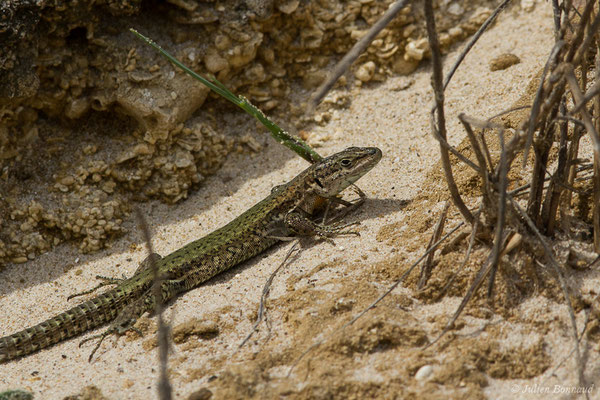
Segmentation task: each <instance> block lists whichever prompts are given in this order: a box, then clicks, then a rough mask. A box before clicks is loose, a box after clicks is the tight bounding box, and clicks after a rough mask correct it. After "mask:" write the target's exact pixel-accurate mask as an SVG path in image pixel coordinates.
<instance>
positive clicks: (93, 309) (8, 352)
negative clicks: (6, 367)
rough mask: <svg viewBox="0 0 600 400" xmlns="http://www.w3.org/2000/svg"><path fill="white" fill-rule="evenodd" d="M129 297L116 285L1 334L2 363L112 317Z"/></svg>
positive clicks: (88, 328) (98, 324)
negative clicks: (45, 316)
mask: <svg viewBox="0 0 600 400" xmlns="http://www.w3.org/2000/svg"><path fill="white" fill-rule="evenodd" d="M126 301H127V298H126V296H123V293H121V291H120V290H119V289H118V288H115V289H112V290H109V291H107V292H106V293H103V294H101V295H99V296H97V297H94V298H93V299H90V300H88V301H85V302H83V303H81V304H79V305H77V306H75V307H73V308H71V309H70V310H68V311H65V312H63V313H61V314H59V315H57V316H55V317H52V318H50V319H48V320H46V321H44V322H42V323H40V324H38V325H35V326H32V327H31V328H27V329H23V330H22V331H20V332H17V333H15V334H12V335H9V336H5V337H2V338H0V363H2V362H6V361H9V360H12V359H15V358H18V357H21V356H24V355H27V354H31V353H33V352H36V351H38V350H40V349H43V348H45V347H48V346H51V345H53V344H55V343H58V342H60V341H63V340H65V339H68V338H71V337H73V336H76V335H79V334H81V333H83V332H85V331H87V330H90V329H93V328H95V327H97V326H100V325H102V324H104V323H106V322H108V321H111V320H113V319H115V318H116V316H117V315H118V313H119V311H120V310H121V309H122V308H123V307H124V306H125V304H126Z"/></svg>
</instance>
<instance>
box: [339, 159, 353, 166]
mask: <svg viewBox="0 0 600 400" xmlns="http://www.w3.org/2000/svg"><path fill="white" fill-rule="evenodd" d="M340 165H341V166H342V167H344V168H348V167H350V166H351V165H352V161H351V160H350V159H348V158H344V159H343V160H342V161H340Z"/></svg>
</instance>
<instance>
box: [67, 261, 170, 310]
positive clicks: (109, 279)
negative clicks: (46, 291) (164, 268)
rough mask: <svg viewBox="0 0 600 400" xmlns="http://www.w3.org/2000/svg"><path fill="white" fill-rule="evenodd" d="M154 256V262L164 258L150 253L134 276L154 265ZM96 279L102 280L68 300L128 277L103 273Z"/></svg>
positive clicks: (115, 283)
mask: <svg viewBox="0 0 600 400" xmlns="http://www.w3.org/2000/svg"><path fill="white" fill-rule="evenodd" d="M152 258H154V262H157V261H158V260H160V259H161V258H162V256H161V255H160V254H158V253H152V254H150V255H149V256H148V257H146V258H145V259H144V260H143V261H142V262H141V263H140V265H139V266H138V267H137V269H136V270H135V272H134V273H133V276H136V275H137V274H139V273H140V272H142V271H144V270H145V269H148V268H150V267H151V266H152ZM96 279H99V280H101V281H102V282H100V283H99V284H98V285H97V286H96V287H94V288H92V289H89V290H86V291H84V292H79V293H75V294H72V295H70V296H69V297H67V300H71V299H72V298H75V297H79V296H85V295H86V294H90V293H94V292H95V291H96V290H98V289H100V288H102V287H104V286H109V285H118V284H120V283H122V282H123V281H125V280H127V278H126V277H125V276H123V278H113V277H109V276H102V275H96Z"/></svg>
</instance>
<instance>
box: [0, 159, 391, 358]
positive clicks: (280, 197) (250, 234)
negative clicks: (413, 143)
mask: <svg viewBox="0 0 600 400" xmlns="http://www.w3.org/2000/svg"><path fill="white" fill-rule="evenodd" d="M381 157H382V153H381V150H380V149H378V148H376V147H349V148H347V149H345V150H343V151H341V152H338V153H335V154H333V155H331V156H329V157H326V158H323V159H321V160H320V161H316V162H314V163H313V164H311V165H310V166H309V167H308V168H306V169H305V170H304V171H302V172H301V173H300V174H298V175H297V176H296V177H295V178H293V179H292V180H291V181H289V182H288V183H285V184H282V185H279V186H275V187H274V188H273V189H272V191H271V194H269V195H268V196H267V197H266V198H265V199H263V200H262V201H260V202H258V203H257V204H255V205H254V206H253V207H251V208H250V209H248V210H247V211H245V212H244V213H243V214H241V215H240V216H239V217H237V218H235V219H234V220H232V221H231V222H230V223H228V224H227V225H225V226H223V227H221V228H219V229H217V230H215V231H213V232H212V233H209V234H208V235H206V236H204V237H202V238H200V239H197V240H195V241H192V242H190V243H189V244H187V245H185V246H183V247H182V248H180V249H179V250H176V251H174V252H172V253H171V254H169V255H167V256H165V257H160V256H159V255H158V254H155V253H153V254H151V255H150V256H148V258H147V259H146V260H145V261H144V262H142V263H141V264H140V266H139V267H138V269H137V271H136V272H135V273H134V274H133V275H132V276H131V277H130V278H128V279H116V278H103V277H98V278H100V279H104V280H105V281H106V282H104V283H101V284H100V285H98V286H97V287H96V288H94V289H92V290H89V291H87V292H84V293H80V294H87V293H90V292H92V291H94V290H96V289H98V288H99V287H101V286H104V285H105V284H114V285H116V286H115V287H114V288H112V289H110V290H107V291H105V292H103V293H101V294H99V295H97V296H96V297H93V298H92V299H90V300H87V301H84V302H83V303H81V304H79V305H77V306H74V307H73V308H71V309H69V310H68V311H65V312H63V313H61V314H58V315H56V316H54V317H52V318H50V319H48V320H46V321H44V322H42V323H40V324H38V325H35V326H32V327H30V328H26V329H24V330H22V331H20V332H17V333H14V334H12V335H9V336H5V337H2V338H0V363H3V362H7V361H10V360H13V359H16V358H19V357H22V356H25V355H28V354H31V353H34V352H36V351H38V350H40V349H43V348H46V347H49V346H51V345H54V344H56V343H59V342H61V341H64V340H67V339H69V338H71V337H74V336H76V335H80V334H82V333H84V332H86V331H89V330H92V329H95V328H97V327H99V326H101V325H104V324H107V323H109V322H111V324H110V325H109V327H108V329H107V330H105V332H104V333H102V334H100V335H95V336H93V337H92V338H89V339H93V338H96V337H100V340H99V343H98V344H97V345H96V348H95V349H94V350H93V352H92V354H91V355H90V361H91V359H92V356H93V354H94V352H95V351H96V349H97V348H98V347H99V346H100V342H101V341H102V339H104V337H105V336H107V335H110V334H117V335H121V334H123V333H125V332H126V331H128V330H132V329H133V330H135V328H134V327H133V324H134V323H135V321H136V320H137V319H138V318H139V317H140V316H141V315H142V314H143V313H144V312H152V311H153V310H154V306H155V302H156V299H155V297H154V293H155V292H153V290H152V289H153V288H152V287H153V284H154V270H153V268H151V267H150V265H152V262H151V261H150V257H154V262H155V263H156V267H155V268H157V271H158V273H159V274H160V278H161V281H162V283H161V287H160V289H161V290H160V293H161V296H162V301H163V304H164V303H166V302H167V301H169V300H171V299H173V298H175V297H176V296H177V295H179V294H180V293H183V292H185V291H188V290H191V289H192V288H194V287H196V286H199V285H200V284H202V283H204V282H206V281H207V280H209V279H211V278H212V277H214V276H216V275H218V274H220V273H222V272H224V271H227V270H229V269H230V268H232V267H234V266H236V265H238V264H240V263H242V262H244V261H246V260H248V259H250V258H252V257H254V256H256V255H258V254H259V253H261V252H263V251H265V250H266V249H268V248H270V247H272V246H273V245H275V244H276V243H278V242H280V241H282V240H286V239H287V238H290V237H292V236H316V237H320V238H325V239H327V238H329V237H331V236H335V235H339V234H347V233H356V232H355V231H348V230H344V229H345V228H346V227H347V226H349V225H351V224H345V225H341V224H334V225H326V224H325V221H323V223H317V222H315V217H314V215H313V214H314V213H315V211H316V209H317V208H318V204H319V203H321V204H322V203H323V202H324V201H328V203H327V204H332V203H342V204H345V205H350V204H352V203H349V202H346V201H344V200H342V199H340V198H338V194H340V192H342V191H343V190H344V189H346V188H347V187H349V186H351V185H353V184H354V183H355V182H356V181H357V180H358V179H359V178H361V177H362V176H363V175H364V174H366V173H367V172H368V171H370V170H371V169H372V168H373V167H374V166H375V165H376V164H377V163H378V162H379V160H380V159H381ZM359 194H361V198H360V199H359V201H360V202H362V200H364V195H363V194H362V192H360V191H359ZM327 209H328V208H327ZM327 209H326V211H325V214H326V213H327ZM329 240H330V239H329ZM71 297H73V296H71ZM89 339H85V340H84V341H87V340H89ZM82 343H83V342H82Z"/></svg>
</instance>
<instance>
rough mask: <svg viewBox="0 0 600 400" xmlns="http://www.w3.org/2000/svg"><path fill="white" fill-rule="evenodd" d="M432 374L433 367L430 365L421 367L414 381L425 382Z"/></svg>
mask: <svg viewBox="0 0 600 400" xmlns="http://www.w3.org/2000/svg"><path fill="white" fill-rule="evenodd" d="M431 374H433V367H432V366H431V365H423V366H422V367H421V368H419V370H418V371H417V373H416V374H415V379H416V380H418V381H422V380H425V379H427V378H429V377H430V376H431Z"/></svg>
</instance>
